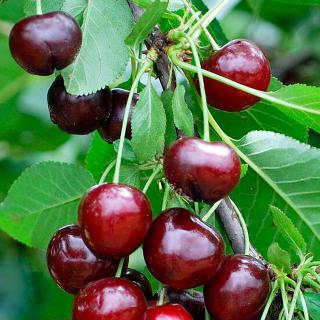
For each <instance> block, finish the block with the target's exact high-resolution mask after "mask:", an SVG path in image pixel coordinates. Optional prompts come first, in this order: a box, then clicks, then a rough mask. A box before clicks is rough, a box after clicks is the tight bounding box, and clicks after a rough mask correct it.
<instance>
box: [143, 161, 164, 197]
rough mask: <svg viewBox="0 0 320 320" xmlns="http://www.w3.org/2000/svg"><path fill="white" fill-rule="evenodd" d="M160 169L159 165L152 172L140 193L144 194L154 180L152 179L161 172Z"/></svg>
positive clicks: (160, 165)
mask: <svg viewBox="0 0 320 320" xmlns="http://www.w3.org/2000/svg"><path fill="white" fill-rule="evenodd" d="M161 169H162V164H159V165H158V166H157V167H156V168H155V169H154V170H153V172H152V174H151V176H150V177H149V179H148V181H147V182H146V184H145V186H144V188H143V190H142V192H143V193H146V192H147V191H148V189H149V187H150V185H151V183H152V181H153V180H154V178H155V177H156V175H157V174H158V173H159V172H160V171H161Z"/></svg>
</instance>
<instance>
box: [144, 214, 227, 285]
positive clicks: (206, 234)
mask: <svg viewBox="0 0 320 320" xmlns="http://www.w3.org/2000/svg"><path fill="white" fill-rule="evenodd" d="M143 253H144V258H145V261H146V264H147V267H148V268H149V270H150V272H151V273H152V274H153V275H154V276H155V278H157V279H158V280H159V281H161V282H162V283H164V284H166V285H169V286H171V287H174V288H178V289H186V288H193V287H197V286H199V285H202V284H205V283H207V282H208V281H210V280H211V279H212V278H213V276H214V275H215V273H216V272H217V271H218V269H219V267H220V264H221V262H222V260H223V257H224V243H223V240H222V238H221V236H220V235H219V234H218V233H217V232H216V231H215V230H214V229H212V228H210V227H209V226H207V225H206V224H205V223H203V222H202V221H201V220H200V219H198V218H197V217H196V216H195V215H193V214H192V213H191V212H190V211H188V210H186V209H183V208H172V209H168V210H166V211H164V212H163V213H162V214H161V215H160V216H158V217H157V218H156V219H155V220H154V221H153V223H152V224H151V227H150V229H149V231H148V234H147V237H146V239H145V242H144V246H143Z"/></svg>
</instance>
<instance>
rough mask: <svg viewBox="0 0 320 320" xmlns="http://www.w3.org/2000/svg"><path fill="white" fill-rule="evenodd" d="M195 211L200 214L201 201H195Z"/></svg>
mask: <svg viewBox="0 0 320 320" xmlns="http://www.w3.org/2000/svg"><path fill="white" fill-rule="evenodd" d="M194 212H195V213H196V215H197V216H198V215H199V213H200V210H199V202H195V203H194Z"/></svg>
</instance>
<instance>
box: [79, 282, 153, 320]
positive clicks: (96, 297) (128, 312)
mask: <svg viewBox="0 0 320 320" xmlns="http://www.w3.org/2000/svg"><path fill="white" fill-rule="evenodd" d="M146 309H147V303H146V300H145V297H144V295H143V293H142V291H141V290H140V289H139V288H138V287H137V286H135V285H134V284H133V283H131V282H130V281H128V280H126V279H122V278H106V279H103V280H99V281H97V282H91V283H90V284H89V285H88V286H87V287H86V288H85V289H83V290H81V291H80V294H79V295H78V296H77V297H76V299H75V301H74V305H73V320H89V319H90V320H115V319H116V320H143V319H144V316H145V312H146Z"/></svg>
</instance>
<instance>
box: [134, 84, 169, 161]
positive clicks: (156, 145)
mask: <svg viewBox="0 0 320 320" xmlns="http://www.w3.org/2000/svg"><path fill="white" fill-rule="evenodd" d="M131 128H132V139H131V143H132V147H133V150H134V152H135V154H136V157H137V159H138V161H140V162H143V161H147V160H149V159H151V158H152V157H154V156H155V155H157V154H159V153H162V151H163V147H164V135H165V130H166V114H165V111H164V108H163V105H162V102H161V99H160V98H159V96H158V94H157V92H156V91H155V90H154V88H153V87H152V85H151V82H150V81H148V84H147V86H146V87H145V89H144V90H143V91H142V92H141V93H140V98H139V101H138V102H137V104H136V106H135V108H134V109H133V113H132V120H131Z"/></svg>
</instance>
